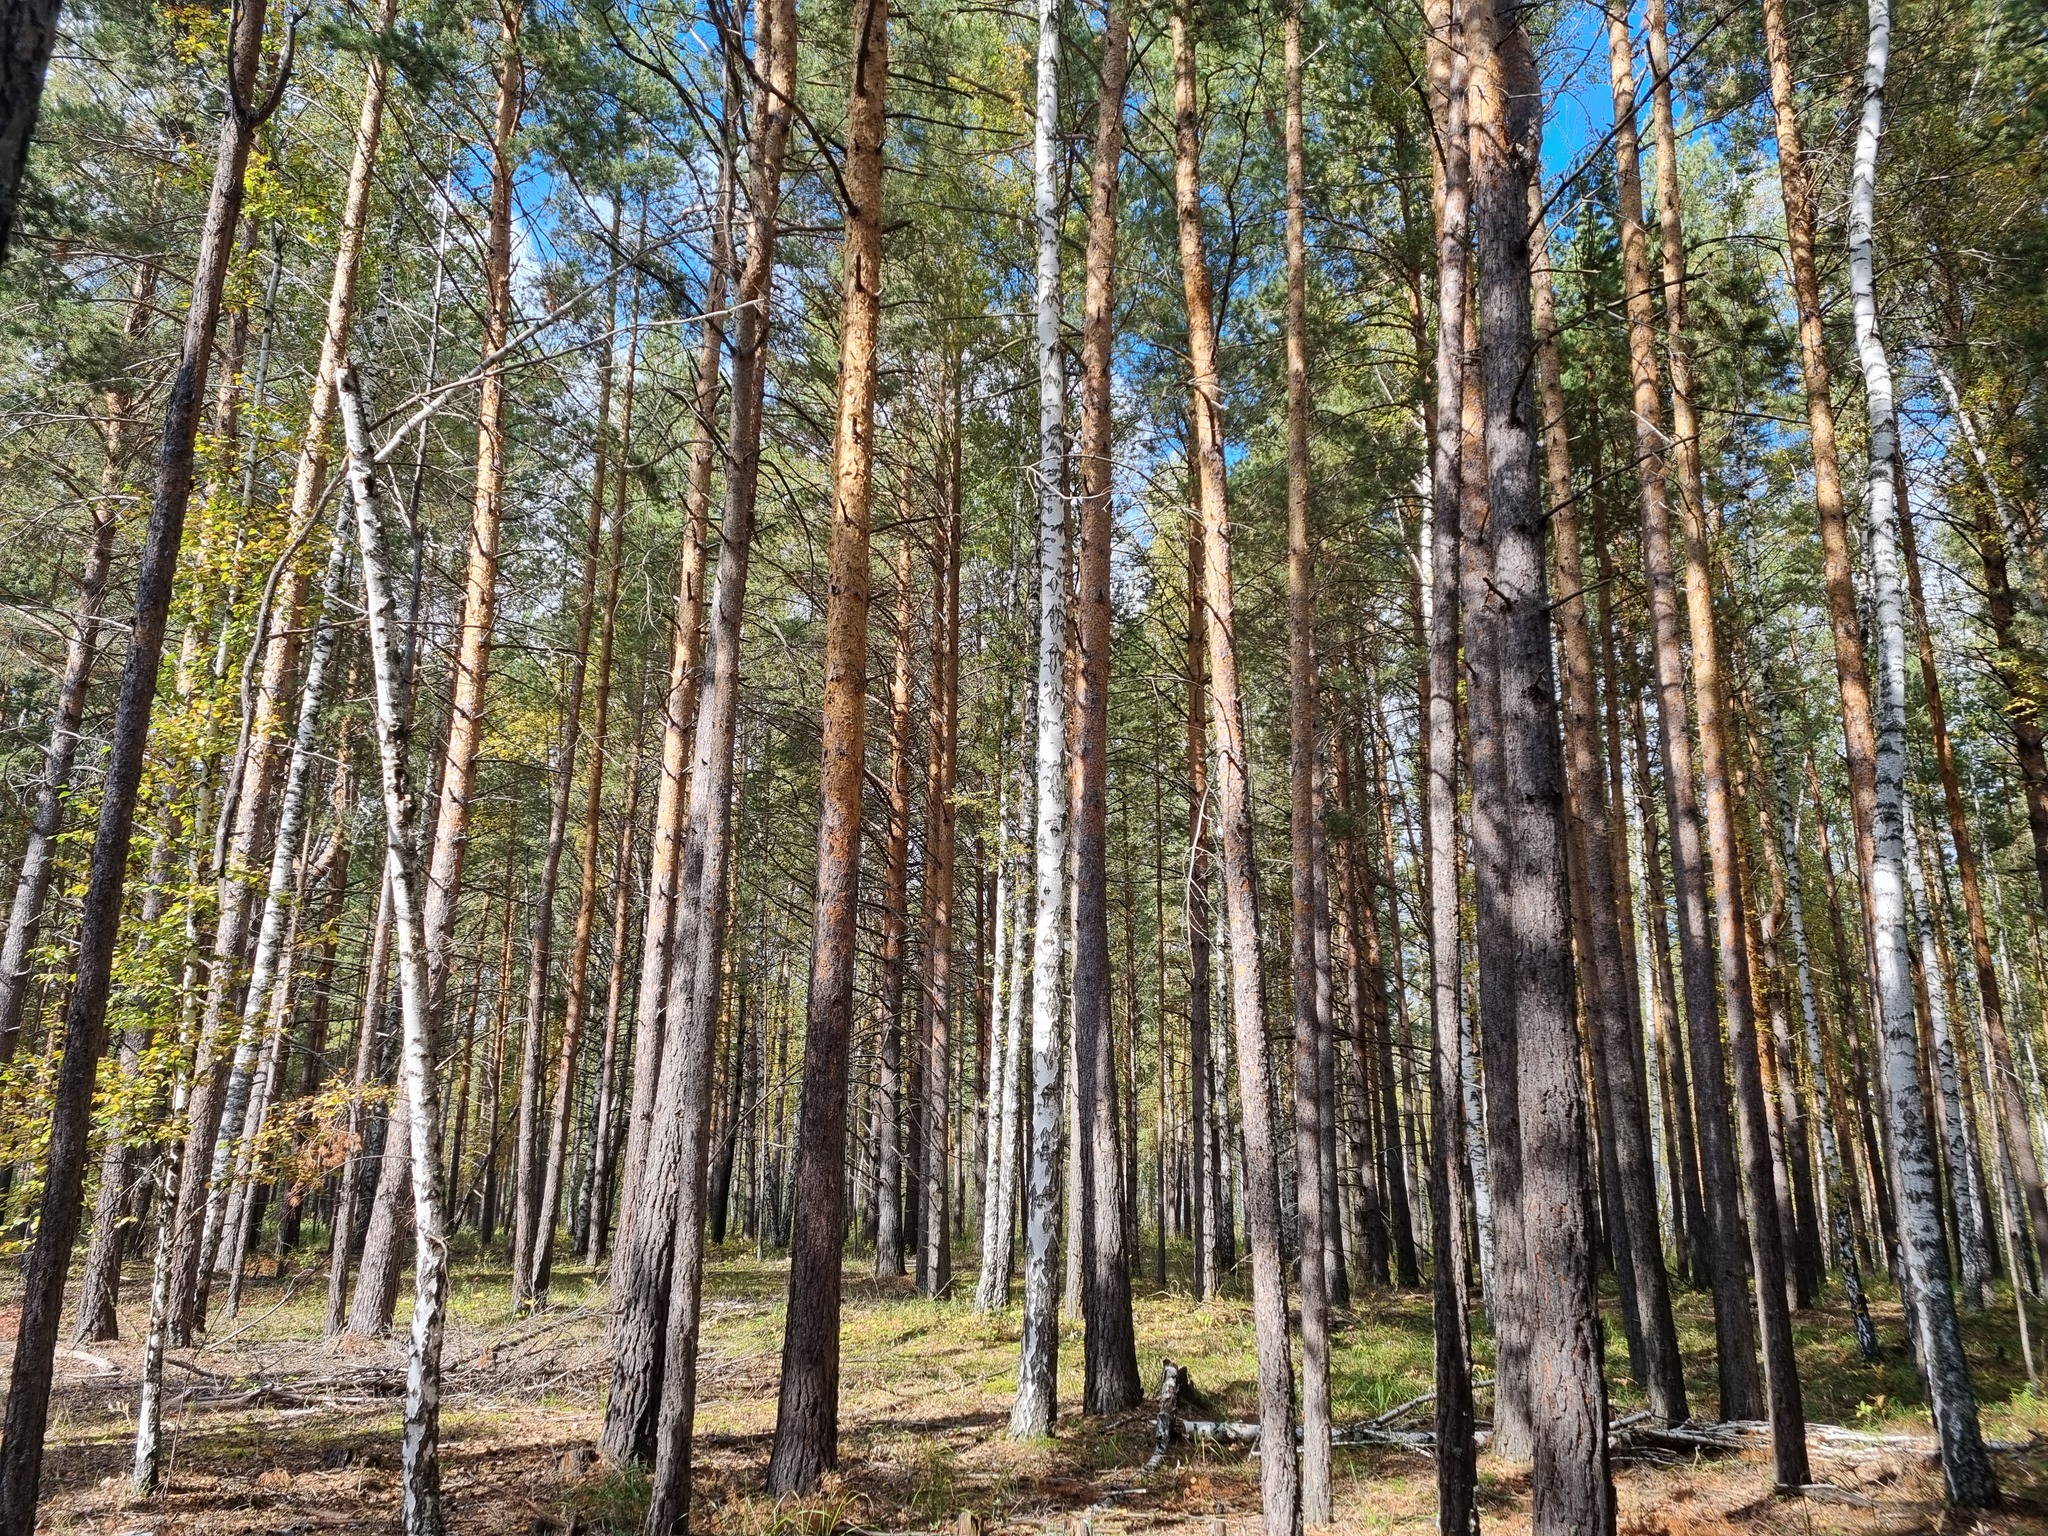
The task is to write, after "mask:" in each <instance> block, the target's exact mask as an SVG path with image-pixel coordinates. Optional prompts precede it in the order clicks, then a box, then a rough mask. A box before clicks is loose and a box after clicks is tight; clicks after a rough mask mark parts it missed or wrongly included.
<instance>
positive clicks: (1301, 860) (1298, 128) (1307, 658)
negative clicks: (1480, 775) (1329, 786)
mask: <svg viewBox="0 0 2048 1536" xmlns="http://www.w3.org/2000/svg"><path fill="white" fill-rule="evenodd" d="M1281 27H1282V34H1283V35H1282V53H1283V56H1284V67H1285V71H1286V87H1285V89H1286V113H1285V117H1286V120H1285V126H1284V130H1283V135H1284V138H1285V142H1286V160H1287V171H1286V175H1287V193H1286V196H1287V233H1286V260H1287V682H1288V687H1287V739H1288V756H1287V770H1288V775H1287V776H1288V800H1287V803H1288V838H1289V852H1290V854H1291V859H1290V866H1291V867H1290V872H1289V874H1290V878H1289V895H1290V898H1291V905H1292V908H1293V911H1292V914H1291V916H1292V921H1291V923H1290V925H1289V926H1290V933H1291V938H1290V945H1291V959H1292V975H1293V994H1294V997H1293V1014H1294V1187H1295V1212H1296V1218H1295V1219H1296V1222H1297V1227H1296V1231H1297V1232H1298V1234H1299V1238H1298V1248H1299V1251H1300V1256H1301V1257H1300V1272H1301V1520H1302V1523H1303V1524H1304V1525H1327V1524H1329V1522H1330V1270H1329V1263H1328V1259H1329V1255H1328V1253H1327V1252H1326V1251H1325V1241H1326V1239H1325V1232H1324V1223H1323V1217H1324V1205H1325V1200H1324V1195H1325V1191H1326V1187H1327V1185H1328V1184H1329V1183H1330V1182H1332V1181H1331V1180H1330V1179H1328V1178H1326V1176H1325V1170H1324V1168H1323V1156H1322V1141H1323V1137H1322V1104H1321V1098H1320V1092H1319V1090H1320V1084H1321V1079H1322V1073H1321V1067H1320V1061H1321V1056H1322V1038H1321V1036H1322V1025H1323V1024H1324V1022H1325V1019H1324V1017H1323V1016H1324V1015H1326V1014H1327V1011H1328V1010H1327V1009H1322V1010H1318V1008H1317V993H1318V991H1319V987H1318V982H1319V979H1320V978H1321V977H1323V976H1326V975H1327V974H1328V973H1327V971H1319V970H1318V968H1317V965H1316V916H1317V905H1316V877H1317V863H1318V856H1319V855H1320V854H1321V853H1322V847H1321V839H1320V838H1318V836H1317V835H1316V813H1317V810H1318V806H1317V797H1316V777H1317V772H1318V770H1317V766H1316V680H1315V667H1316V638H1315V630H1316V587H1315V580H1316V578H1315V557H1314V551H1313V549H1312V548H1311V544H1310V540H1311V534H1310V530H1309V505H1308V472H1309V471H1308V432H1309V425H1308V415H1309V410H1310V400H1309V377H1308V336H1307V334H1306V333H1307V330H1308V231H1307V223H1308V220H1307V215H1306V213H1305V211H1304V209H1303V207H1302V163H1301V161H1302V149H1301V139H1302V122H1301V115H1302V113H1301V5H1300V0H1290V3H1289V5H1288V6H1287V9H1286V15H1285V19H1284V20H1283V21H1282V23H1281ZM1326 953H1327V952H1326ZM1331 1171H1332V1172H1333V1171H1334V1170H1331ZM1340 1273H1341V1271H1340Z"/></svg>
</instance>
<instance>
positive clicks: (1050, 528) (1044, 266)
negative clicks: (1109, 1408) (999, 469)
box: [1010, 0, 1069, 1440]
mask: <svg viewBox="0 0 2048 1536" xmlns="http://www.w3.org/2000/svg"><path fill="white" fill-rule="evenodd" d="M1059 47H1060V0H1039V4H1038V79H1037V98H1036V102H1035V116H1034V119H1033V126H1032V140H1031V155H1032V159H1031V185H1032V211H1033V225H1034V228H1035V230H1036V233H1037V274H1036V276H1037V304H1036V309H1037V316H1036V335H1035V341H1036V344H1037V348H1038V464H1037V467H1036V469H1035V470H1034V471H1033V475H1034V478H1035V479H1036V480H1037V487H1036V489H1037V492H1038V497H1037V500H1038V663H1037V675H1036V680H1035V687H1036V696H1037V715H1038V730H1037V733H1036V734H1037V740H1036V743H1035V746H1036V756H1035V759H1034V768H1035V780H1036V782H1035V792H1036V795H1037V805H1038V810H1037V816H1036V818H1035V821H1036V835H1035V837H1034V839H1033V842H1032V848H1033V882H1034V900H1033V907H1034V910H1035V911H1036V912H1037V913H1038V916H1039V920H1038V921H1037V922H1036V923H1035V924H1033V926H1032V935H1031V1048H1030V1049H1031V1090H1030V1104H1031V1118H1030V1122H1029V1124H1030V1131H1029V1136H1030V1145H1029V1148H1028V1151H1027V1153H1026V1162H1025V1167H1026V1169H1027V1186H1028V1187H1027V1189H1026V1191H1025V1201H1024V1335H1023V1341H1022V1344H1021V1347H1020V1351H1019V1355H1020V1359H1019V1363H1018V1367H1017V1397H1016V1401H1015V1402H1014V1403H1013V1404H1012V1405H1011V1408H1010V1434H1011V1435H1012V1436H1013V1437H1015V1438H1017V1439H1019V1440H1024V1439H1036V1438H1039V1437H1042V1436H1045V1435H1049V1434H1051V1433H1052V1425H1053V1419H1054V1418H1055V1417H1056V1416H1057V1414H1058V1412H1059V1380H1058V1378H1059V1350H1060V1319H1059V1307H1060V1297H1059V1289H1058V1283H1057V1280H1056V1277H1055V1271H1056V1270H1057V1269H1058V1267H1059V1220H1060V1217H1059V1165H1060V1156H1059V1152H1060V1111H1061V1077H1062V1070H1061V1069H1062V1067H1063V1066H1064V1060H1063V1058H1064V1052H1063V1051H1062V1049H1061V1044H1060V1013H1061V1007H1060V1003H1061V998H1060V991H1061V985H1060V984H1061V976H1060V970H1061V964H1060V962H1061V959H1062V951H1063V949H1064V944H1063V942H1062V941H1063V933H1062V929H1063V928H1064V927H1065V923H1064V921H1063V920H1062V919H1063V917H1064V914H1065V913H1066V911H1067V900H1066V879H1067V833H1068V825H1067V814H1068V809H1069V805H1068V795H1067V784H1066V775H1065V773H1064V772H1063V771H1062V768H1063V765H1064V763H1065V760H1066V741H1065V732H1066V722H1067V705H1066V694H1067V690H1066V630H1067V508H1066V498H1065V496H1064V494H1063V489H1064V485H1065V480H1066V458H1067V444H1066V437H1067V430H1066V421H1067V401H1066V374H1065V367H1064V364H1063V362H1062V361H1061V358H1060V205H1059V158H1058V148H1057V138H1058V133H1059V106H1060V98H1059Z"/></svg>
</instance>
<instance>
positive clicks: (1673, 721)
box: [1607, 3, 1804, 1481]
mask: <svg viewBox="0 0 2048 1536" xmlns="http://www.w3.org/2000/svg"><path fill="white" fill-rule="evenodd" d="M1607 38H1608V50H1607V57H1608V67H1609V71H1610V73H1611V75H1612V77H1613V84H1614V113H1615V125H1614V147H1615V162H1616V171H1617V177H1616V179H1617V183H1618V185H1619V188H1620V194H1621V196H1620V201H1621V245H1622V268H1623V278H1624V281H1625V284H1626V291H1627V305H1628V332H1629V371H1630V374H1631V375H1632V378H1633V381H1634V402H1635V423H1636V461H1637V471H1638V474H1639V475H1640V477H1641V482H1642V515H1643V574H1644V580H1645V582H1646V584H1647V586H1648V588H1649V596H1650V619H1651V649H1652V654H1653V657H1654V660H1655V665H1656V685H1657V724H1658V745H1659V748H1660V750H1661V755H1662V758H1663V764H1662V766H1663V770H1664V796H1665V801H1666V810H1667V813H1668V815H1669V819H1670V826H1671V867H1672V883H1673V884H1674V885H1675V886H1676V887H1677V896H1678V919H1679V921H1678V937H1679V962H1680V968H1681V970H1682V972H1683V976H1684V985H1685V1015H1686V1035H1687V1042H1688V1045H1689V1046H1690V1050H1691V1057H1692V1062H1691V1065H1692V1088H1693V1099H1694V1108H1695V1112H1696V1122H1697V1126H1698V1136H1699V1152H1700V1182H1701V1185H1702V1192H1703V1195H1704V1204H1705V1207H1706V1209H1705V1216H1706V1218H1707V1220H1706V1227H1707V1230H1706V1231H1705V1232H1704V1233H1703V1234H1702V1235H1701V1241H1700V1243H1699V1248H1700V1254H1701V1257H1702V1258H1703V1259H1704V1260H1705V1266H1704V1267H1705V1268H1706V1271H1707V1274H1706V1277H1705V1278H1706V1279H1707V1281H1708V1283H1709V1284H1710V1286H1711V1287H1712V1289H1713V1293H1714V1331H1715V1338H1716V1345H1717V1347H1716V1350H1715V1363H1716V1366H1717V1368H1718V1371H1719V1376H1720V1399H1721V1417H1723V1418H1724V1419H1753V1418H1758V1417H1761V1416H1762V1413H1763V1410H1764V1406H1765V1399H1764V1392H1763V1382H1762V1381H1761V1379H1760V1378H1759V1375H1758V1372H1757V1364H1756V1332H1755V1327H1754V1325H1753V1323H1752V1321H1751V1318H1750V1304H1749V1295H1748V1285H1747V1281H1746V1277H1745V1274H1744V1266H1743V1253H1744V1252H1745V1246H1746V1245H1745V1243H1744V1240H1743V1233H1742V1209H1741V1198H1742V1196H1741V1183H1740V1180H1739V1178H1738V1176H1737V1174H1736V1166H1735V1149H1734V1147H1733V1146H1732V1145H1731V1144H1730V1137H1729V1132H1730V1129H1731V1127H1730V1125H1729V1115H1728V1089H1727V1071H1728V1066H1727V1058H1726V1057H1725V1056H1724V1054H1723V1052H1722V1048H1721V1032H1720V1016H1719V1015H1720V1005H1719V1002H1718V1001H1717V999H1716V997H1715V991H1714V979H1715V975H1714V964H1713V942H1712V939H1711V938H1710V936H1709V934H1708V931H1707V891H1706V886H1707V877H1706V869H1705V862H1706V861H1705V855H1704V851H1703V850H1702V849H1701V847H1700V813H1699V799H1698V790H1697V788H1696V787H1695V783H1694V778H1693V760H1692V740H1691V736H1690V734H1689V732H1688V731H1687V728H1686V726H1687V720H1686V716H1687V709H1686V697H1685V661H1684V655H1683V650H1682V646H1683V642H1682V640H1681V638H1680V634H1679V615H1678V593H1677V585H1676V581H1675V574H1674V562H1673V559H1672V551H1671V510H1670V505H1669V503H1668V501H1667V500H1666V492H1665V454H1664V446H1665V442H1666V438H1665V434H1664V428H1663V421H1664V409H1663V402H1662V400H1661V399H1660V397H1659V396H1660V391H1659V389H1658V381H1657V341H1656V319H1657V317H1656V304H1655V298H1654V295H1653V292H1652V289H1651V285H1650V284H1651V280H1650V262H1649V249H1648V240H1647V238H1646V235H1645V232H1644V227H1643V193H1642V179H1641V172H1640V169H1639V166H1638V160H1639V157H1640V150H1639V148H1638V145H1637V141H1636V128H1635V113H1636V95H1635V67H1634V64H1633V61H1632V60H1631V57H1630V45H1629V30H1628V13H1627V11H1626V10H1625V9H1621V8H1618V7H1616V6H1614V5H1612V4H1611V3H1610V5H1609V8H1608V11H1607ZM1667 257H1668V253H1667ZM1731 874H1732V871H1731ZM1728 915H1730V914H1726V913H1724V917H1725V916H1728ZM1730 941H1732V944H1733V948H1734V950H1735V956H1734V958H1733V959H1731V960H1730V961H1729V962H1728V963H1730V964H1732V965H1740V964H1741V960H1742V957H1741V930H1740V928H1739V926H1738V927H1737V928H1736V929H1735V930H1733V932H1732V934H1731V935H1729V936H1728V937H1727V938H1725V939H1724V948H1726V947H1728V943H1729V942H1730ZM1740 991H1741V993H1742V994H1743V996H1744V997H1745V998H1746V996H1747V991H1748V989H1747V987H1746V986H1744V987H1743V988H1741V989H1740ZM1735 992H1736V989H1730V1000H1729V1007H1730V1008H1731V1009H1734V1008H1737V1007H1739V1006H1741V1003H1740V1002H1738V1001H1737V999H1736V996H1735ZM1769 1189H1770V1185H1769V1182H1768V1180H1766V1181H1765V1183H1764V1185H1763V1188H1762V1191H1761V1193H1762V1194H1763V1195H1764V1196H1766V1197H1767V1196H1768V1192H1769ZM1775 1230H1776V1228H1775V1226H1774V1225H1773V1226H1771V1227H1770V1229H1769V1232H1775ZM1769 1232H1766V1233H1765V1234H1763V1236H1762V1237H1761V1238H1760V1239H1759V1240H1761V1241H1764V1242H1768V1241H1770V1235H1769ZM1752 1237H1756V1234H1754V1233H1753V1234H1752ZM1769 1283H1770V1284H1775V1283H1776V1276H1775V1275H1773V1276H1772V1277H1771V1280H1770V1282H1769ZM1763 1288H1764V1282H1763V1281H1762V1278H1761V1277H1759V1289H1760V1290H1761V1289H1763ZM1797 1481H1804V1479H1803V1478H1801V1479H1798V1480H1797Z"/></svg>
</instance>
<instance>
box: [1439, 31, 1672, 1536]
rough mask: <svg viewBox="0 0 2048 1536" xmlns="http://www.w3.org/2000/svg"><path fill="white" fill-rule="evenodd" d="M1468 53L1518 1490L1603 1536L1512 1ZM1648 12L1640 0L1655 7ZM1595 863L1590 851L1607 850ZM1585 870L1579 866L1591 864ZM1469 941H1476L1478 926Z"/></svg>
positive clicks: (1548, 1522)
mask: <svg viewBox="0 0 2048 1536" xmlns="http://www.w3.org/2000/svg"><path fill="white" fill-rule="evenodd" d="M1468 3H1469V4H1470V9H1469V10H1468V11H1467V13H1466V17H1465V28H1464V36H1465V41H1466V46H1467V51H1468V52H1469V53H1470V54H1471V55H1472V65H1471V68H1472V75H1471V87H1470V94H1471V107H1470V110H1471V129H1472V164H1471V180H1472V221H1473V228H1474V234H1475V236H1476V240H1475V245H1476V247H1477V250H1478V263H1477V265H1478V281H1479V293H1478V298H1479V308H1480V332H1481V334H1482V336H1483V337H1484V339H1485V345H1484V346H1483V348H1482V349H1481V351H1480V353H1479V365H1480V366H1479V372H1480V377H1481V386H1482V395H1483V399H1484V408H1485V420H1486V480H1487V497H1488V502H1489V510H1490V514H1491V517H1490V528H1489V534H1490V537H1489V541H1488V542H1489V544H1490V546H1491V553H1492V557H1493V558H1492V570H1491V573H1490V577H1489V580H1488V583H1487V585H1488V589H1489V592H1490V594H1491V601H1492V602H1493V603H1495V604H1498V606H1499V609H1500V618H1499V621H1498V624H1497V630H1496V633H1497V649H1496V651H1495V653H1494V656H1493V657H1492V658H1489V657H1487V656H1486V655H1485V654H1484V652H1481V653H1480V654H1479V655H1476V656H1475V657H1474V658H1473V660H1472V663H1471V665H1472V670H1473V673H1474V676H1475V680H1478V679H1479V678H1480V677H1481V676H1482V672H1481V669H1482V668H1483V667H1485V666H1486V665H1487V664H1488V663H1489V662H1491V664H1492V665H1495V666H1497V667H1498V669H1499V670H1498V676H1497V679H1496V684H1497V694H1496V697H1497V700H1498V706H1497V707H1498V708H1499V711H1500V724H1501V734H1502V742H1501V757H1502V779H1503V786H1502V787H1503V789H1504V790H1505V791H1506V793H1507V795H1508V796H1509V797H1510V798H1509V800H1508V801H1507V803H1506V804H1504V806H1503V808H1502V821H1503V824H1504V829H1505V830H1506V831H1507V833H1508V836H1509V839H1510V846H1511V848H1512V853H1511V854H1510V860H1511V865H1510V868H1511V884H1510V886H1509V889H1508V892H1507V902H1506V907H1507V910H1506V911H1505V912H1503V913H1502V914H1501V915H1502V916H1503V917H1505V918H1506V919H1507V931H1506V933H1505V934H1503V935H1501V936H1500V937H1501V938H1503V939H1504V940H1505V941H1506V942H1507V944H1508V946H1509V947H1510V949H1511V952H1512V955H1513V967H1514V977H1515V988H1516V997H1515V1006H1514V1028H1515V1036H1516V1038H1515V1042H1514V1043H1515V1050H1516V1056H1517V1058H1518V1060H1517V1074H1516V1087H1517V1098H1518V1107H1519V1112H1520V1133H1521V1135H1520V1140H1521V1173H1522V1190H1523V1199H1524V1202H1525V1204H1524V1212H1525V1221H1524V1225H1523V1240H1524V1244H1525V1248H1524V1251H1525V1253H1526V1255H1527V1263H1528V1266H1529V1271H1530V1285H1529V1292H1528V1303H1529V1309H1528V1315H1527V1324H1528V1330H1529V1371H1530V1383H1531V1387H1532V1399H1533V1400H1534V1402H1535V1403H1536V1404H1537V1405H1539V1406H1538V1411H1537V1413H1536V1415H1535V1422H1534V1435H1533V1448H1534V1452H1535V1458H1534V1459H1535V1468H1534V1472H1533V1474H1532V1477H1531V1482H1530V1490H1531V1495H1532V1498H1533V1501H1534V1513H1533V1517H1532V1519H1533V1528H1534V1530H1535V1531H1536V1532H1538V1533H1539V1536H1565V1533H1576V1536H1589V1533H1590V1536H1598V1533H1601V1532H1612V1531H1613V1529H1614V1482H1613V1478H1612V1477H1611V1475H1610V1474H1609V1470H1608V1465H1607V1397H1606V1389H1605V1385H1604V1383H1603V1381H1602V1379H1601V1368H1600V1367H1601V1361H1600V1314H1599V1307H1598V1300H1597V1297H1596V1295H1595V1292H1594V1263H1593V1253H1592V1245H1591V1234H1590V1232H1589V1230H1588V1226H1589V1219H1590V1218H1589V1212H1588V1210H1587V1207H1586V1203H1585V1201H1584V1199H1583V1191H1584V1190H1585V1189H1586V1188H1587V1187H1588V1184H1587V1180H1588V1177H1589V1174H1588V1166H1587V1146H1588V1129H1587V1122H1586V1104H1585V1097H1584V1083H1583V1079H1582V1078H1581V1077H1580V1074H1579V1052H1578V1028H1577V1026H1578V1021H1577V1016H1576V1010H1575V1009H1574V1007H1573V1002H1572V954H1571V919H1570V908H1569V902H1568V901H1567V898H1566V867H1565V866H1566V857H1565V847H1566V831H1565V769H1564V759H1563V753H1562V750H1561V748H1560V746H1559V743H1558V725H1559V721H1558V705H1557V695H1556V692H1555V688H1554V685H1553V683H1552V679H1551V657H1550V630H1551V623H1550V590H1549V583H1548V582H1547V580H1546V579H1545V565H1544V521H1545V519H1544V514H1543V505H1542V497H1541V495H1540V494H1539V492H1538V488H1537V483H1536V474H1535V459H1536V452H1535V450H1536V442H1535V436H1536V425H1537V417H1536V408H1535V402H1534V400H1533V398H1532V395H1531V386H1530V373H1531V371H1532V370H1531V368H1530V363H1531V362H1532V361H1533V360H1534V358H1535V351H1536V337H1535V332H1534V328H1533V321H1532V316H1531V308H1530V265H1531V259H1530V251H1529V241H1530V234H1529V212H1530V192H1531V185H1530V184H1531V182H1532V180H1533V179H1534V178H1535V176H1536V169H1537V164H1538V157H1539V154H1540V148H1541V135H1542V127H1541V119H1540V117H1539V116H1538V101H1539V99H1540V98H1539V95H1538V91H1537V74H1536V60H1535V54H1534V50H1533V48H1532V46H1531V43H1530V39H1529V34H1528V32H1527V30H1526V27H1525V21H1526V13H1525V12H1523V11H1522V10H1520V9H1519V8H1517V9H1515V10H1512V11H1502V10H1497V9H1496V8H1495V5H1494V0H1468ZM1653 3H1654V0H1653ZM1603 852H1604V850H1603ZM1586 873H1590V871H1587V872H1586ZM1481 936H1482V938H1485V937H1486V935H1485V934H1484V932H1483V930H1482V935H1481Z"/></svg>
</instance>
